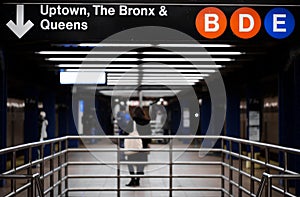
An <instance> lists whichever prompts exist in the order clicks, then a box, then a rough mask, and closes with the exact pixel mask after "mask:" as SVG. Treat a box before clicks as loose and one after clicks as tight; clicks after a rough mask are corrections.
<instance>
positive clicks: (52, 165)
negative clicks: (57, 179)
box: [50, 142, 54, 197]
mask: <svg viewBox="0 0 300 197" xmlns="http://www.w3.org/2000/svg"><path fill="white" fill-rule="evenodd" d="M53 144H54V143H53V142H51V144H50V172H51V175H50V188H51V187H52V189H51V190H50V196H51V197H54V187H53V186H54V146H53Z"/></svg>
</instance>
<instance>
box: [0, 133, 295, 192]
mask: <svg viewBox="0 0 300 197" xmlns="http://www.w3.org/2000/svg"><path fill="white" fill-rule="evenodd" d="M126 138H131V139H133V138H141V137H130V136H104V135H102V136H94V135H93V136H92V135H91V136H65V137H59V138H55V139H50V140H45V141H43V142H33V143H28V144H22V145H18V146H15V147H8V148H5V149H2V150H0V155H5V154H12V156H13V157H12V158H11V169H9V170H8V171H6V172H2V173H3V174H2V176H0V178H1V177H4V176H6V177H11V180H12V190H11V191H12V192H11V193H10V194H9V196H11V195H14V192H16V191H17V192H20V190H21V189H22V191H23V190H24V189H26V188H27V187H25V186H23V187H21V188H20V187H19V188H17V189H16V184H15V183H16V182H15V179H17V178H20V177H22V176H20V175H17V173H23V172H24V171H26V170H27V174H29V175H30V174H32V172H33V170H32V169H33V168H34V167H35V166H36V165H40V167H39V168H40V169H39V172H40V173H41V175H40V178H39V181H36V184H39V186H37V188H38V190H40V191H39V193H40V192H41V193H43V195H46V194H47V195H48V193H50V196H51V197H52V196H54V191H56V192H57V191H58V195H60V196H61V195H65V194H66V196H67V195H68V192H75V191H83V190H81V189H80V188H73V189H72V187H70V184H69V182H68V179H74V178H78V179H80V178H95V177H97V176H95V175H80V174H72V173H71V171H69V170H68V168H69V167H70V166H72V165H77V166H78V165H99V162H97V161H91V160H90V161H72V160H69V157H68V155H70V154H73V153H82V154H84V153H86V152H113V153H117V155H119V153H121V152H124V151H128V150H138V149H125V148H120V147H119V146H118V145H117V144H115V147H113V148H112V147H110V148H102V147H97V148H88V147H79V148H77V147H72V148H71V147H69V146H68V144H69V141H70V140H78V141H80V140H86V139H87V140H88V139H107V140H112V139H117V141H118V142H120V139H126ZM142 138H147V139H170V140H169V143H168V144H166V145H163V147H160V148H155V147H154V148H152V147H151V148H148V149H144V150H143V151H146V152H151V153H154V152H166V153H168V152H169V156H168V157H169V161H166V162H165V161H159V162H154V161H147V162H134V163H140V164H142V163H143V164H147V165H166V164H167V165H168V166H169V167H170V168H169V175H167V176H165V175H164V176H158V175H152V176H151V175H146V176H143V177H148V178H158V177H163V178H166V179H168V180H169V185H168V188H166V189H163V191H164V190H166V191H169V196H172V191H180V190H182V191H183V190H185V191H194V190H197V189H196V188H190V187H186V188H184V187H182V188H175V186H174V184H173V181H172V180H173V178H180V177H187V178H196V177H203V178H207V177H210V178H219V179H221V182H220V187H219V188H217V189H218V190H219V191H221V192H222V195H227V196H233V195H234V194H233V192H234V191H235V190H234V189H233V188H236V189H238V191H239V194H238V196H241V195H242V193H244V194H246V195H249V196H255V192H256V191H255V190H254V188H255V184H258V183H260V185H259V190H258V191H257V193H256V194H257V195H262V190H263V189H264V187H265V185H266V183H267V184H268V185H271V187H270V188H269V187H268V190H270V191H272V190H274V191H279V192H280V193H282V194H285V195H286V196H295V195H293V194H291V193H290V192H289V190H288V189H287V184H284V189H281V188H279V187H277V186H275V185H272V179H275V178H282V179H283V178H284V180H289V179H294V178H296V177H297V176H298V175H299V174H297V173H296V172H293V171H291V170H290V169H289V168H288V165H287V163H288V162H287V160H288V158H289V156H288V155H292V154H294V155H300V150H298V149H294V148H288V147H282V146H278V145H274V144H267V143H262V142H254V141H249V140H244V139H238V138H233V137H227V136H202V135H196V136H192V135H176V136H172V135H163V136H161V135H157V136H153V135H150V136H149V135H148V136H142ZM176 139H200V140H204V139H211V140H220V141H221V147H212V148H208V147H201V146H200V147H198V146H197V147H196V146H193V147H192V146H187V147H186V148H182V147H180V146H179V147H176V146H175V143H173V140H176ZM234 144H236V145H237V146H238V150H233V147H234ZM46 145H47V146H49V147H51V148H50V155H45V153H44V150H43V149H44V147H45V146H46ZM246 147H249V150H251V152H248V154H247V155H245V154H244V153H242V150H243V149H245V148H246ZM254 147H260V149H261V150H264V151H265V155H266V158H265V159H264V160H260V159H258V158H255V157H254ZM36 149H38V150H40V151H41V158H38V159H36V158H32V157H33V156H32V155H33V151H36ZM271 150H275V151H276V152H277V151H278V152H282V154H283V155H284V164H283V165H284V166H280V165H278V164H273V163H271V162H270V159H269V153H270V151H271ZM18 151H20V152H21V151H22V152H24V154H28V158H27V160H28V161H27V160H26V162H24V164H22V165H21V166H17V165H16V155H17V154H16V152H18ZM209 151H211V152H214V153H220V155H219V154H216V155H217V156H218V158H219V160H209V161H201V160H199V161H198V160H196V161H179V162H178V161H173V158H172V157H173V156H172V155H173V153H176V152H199V154H200V155H201V153H202V152H209ZM200 158H201V157H200ZM236 159H238V166H237V165H236V162H233V161H234V160H236ZM56 161H58V166H56ZM243 162H250V170H249V171H247V170H245V169H243ZM130 163H132V162H130V161H129V162H128V161H120V158H119V156H117V161H111V162H107V163H105V164H108V165H115V166H117V169H119V168H120V167H121V166H123V165H127V164H130ZM255 164H259V165H261V166H263V167H264V168H265V169H266V173H265V174H264V175H263V176H262V178H261V177H258V176H257V174H256V173H254V172H255V170H254V168H255V167H254V165H255ZM46 165H47V166H46ZM176 165H198V166H200V165H216V167H218V168H220V169H221V170H220V171H221V173H220V174H216V173H215V174H208V175H203V174H202V175H200V174H199V175H192V176H190V177H189V176H187V175H184V176H182V175H175V174H174V172H173V166H176ZM271 170H275V171H277V172H278V173H283V174H280V175H270V174H268V176H267V175H266V174H267V173H269V172H270V171H271ZM233 173H238V175H239V176H237V177H236V176H233V175H234V174H233ZM56 175H57V177H58V179H57V182H55V181H56V178H54V177H55V176H56ZM23 177H24V176H23ZM25 177H26V176H25ZM25 177H24V178H25ZM48 177H49V179H50V186H49V185H48V184H44V180H45V178H48ZM98 177H102V178H104V177H108V178H117V183H118V187H117V188H115V189H113V188H106V189H108V190H109V191H117V193H118V196H120V191H125V190H126V191H127V190H132V191H133V189H132V188H131V189H130V188H128V189H124V188H122V187H120V179H121V178H126V177H130V176H129V175H128V176H127V175H126V176H124V175H121V174H120V172H117V175H114V176H108V175H104V176H98ZM242 177H244V178H246V179H248V180H249V181H250V188H248V187H244V186H243V185H242V181H243V180H242ZM260 178H261V179H260ZM54 180H55V181H54ZM225 183H228V184H229V187H225V185H227V184H225ZM45 185H47V188H44V187H46V186H45ZM55 188H56V189H55ZM57 189H58V190H57ZM157 189H158V188H157ZM160 189H162V188H160ZM90 190H91V191H102V190H103V189H101V188H99V189H96V188H94V189H93V188H91V189H90ZM140 190H143V191H149V190H151V188H141V189H140ZM198 190H199V191H213V190H214V188H207V187H204V188H199V189H198ZM269 193H271V192H269ZM40 196H42V195H40Z"/></svg>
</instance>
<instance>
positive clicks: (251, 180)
mask: <svg viewBox="0 0 300 197" xmlns="http://www.w3.org/2000/svg"><path fill="white" fill-rule="evenodd" d="M250 149H251V160H250V161H251V165H250V166H251V169H250V175H251V176H250V193H251V195H252V194H254V180H253V176H254V161H253V158H254V147H253V144H251V145H250Z"/></svg>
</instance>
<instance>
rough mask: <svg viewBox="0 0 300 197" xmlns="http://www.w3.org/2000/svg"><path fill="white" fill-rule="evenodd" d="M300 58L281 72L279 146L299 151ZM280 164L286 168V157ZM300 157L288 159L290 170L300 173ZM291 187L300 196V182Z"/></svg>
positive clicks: (292, 61)
mask: <svg viewBox="0 0 300 197" xmlns="http://www.w3.org/2000/svg"><path fill="white" fill-rule="evenodd" d="M299 66H300V56H299V55H298V56H296V57H295V58H294V59H293V60H291V63H290V65H289V66H288V67H287V69H285V70H281V71H280V72H279V85H278V86H279V144H280V145H282V146H286V147H291V148H296V149H299V148H300V145H299V137H300V121H299V119H300V103H299V102H300V93H299V91H300V76H299V75H300V68H299ZM279 162H280V165H281V166H282V167H284V157H283V155H282V154H281V155H279ZM299 162H300V157H299V156H297V155H290V156H289V157H288V169H289V170H292V171H295V172H297V173H300V166H299V165H298V164H299ZM290 186H294V187H295V188H296V195H297V196H298V195H300V188H299V187H300V181H295V182H294V181H291V182H290Z"/></svg>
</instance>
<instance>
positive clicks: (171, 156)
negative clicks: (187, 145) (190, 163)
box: [169, 137, 173, 197]
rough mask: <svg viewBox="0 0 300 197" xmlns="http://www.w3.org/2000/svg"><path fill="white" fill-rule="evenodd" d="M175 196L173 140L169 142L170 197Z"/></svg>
mask: <svg viewBox="0 0 300 197" xmlns="http://www.w3.org/2000/svg"><path fill="white" fill-rule="evenodd" d="M172 196H173V139H171V137H170V140H169V197H172Z"/></svg>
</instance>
